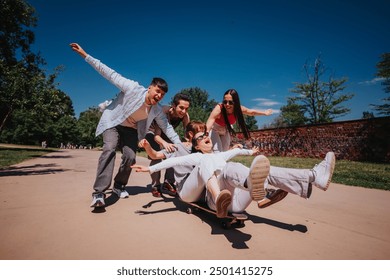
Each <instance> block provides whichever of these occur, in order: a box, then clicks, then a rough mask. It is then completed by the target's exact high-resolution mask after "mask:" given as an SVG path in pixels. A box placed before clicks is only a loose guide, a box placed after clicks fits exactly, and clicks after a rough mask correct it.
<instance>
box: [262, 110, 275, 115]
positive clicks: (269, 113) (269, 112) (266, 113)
mask: <svg viewBox="0 0 390 280" xmlns="http://www.w3.org/2000/svg"><path fill="white" fill-rule="evenodd" d="M272 113H273V111H272V109H268V110H265V111H264V115H266V116H269V115H272Z"/></svg>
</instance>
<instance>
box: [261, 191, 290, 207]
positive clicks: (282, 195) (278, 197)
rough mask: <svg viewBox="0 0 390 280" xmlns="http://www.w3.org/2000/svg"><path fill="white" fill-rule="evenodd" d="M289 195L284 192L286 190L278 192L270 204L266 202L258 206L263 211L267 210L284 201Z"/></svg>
mask: <svg viewBox="0 0 390 280" xmlns="http://www.w3.org/2000/svg"><path fill="white" fill-rule="evenodd" d="M287 195H288V192H286V191H284V190H280V189H279V190H276V191H275V193H274V194H273V196H272V197H271V199H270V200H269V201H268V202H265V201H264V202H265V203H261V201H260V202H259V203H258V204H257V206H258V207H259V208H261V209H263V208H266V207H268V206H271V205H272V204H275V203H277V202H279V201H281V200H282V199H284V198H285V197H286V196H287Z"/></svg>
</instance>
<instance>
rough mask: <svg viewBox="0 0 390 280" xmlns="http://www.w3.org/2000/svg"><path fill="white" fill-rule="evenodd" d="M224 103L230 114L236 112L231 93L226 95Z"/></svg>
mask: <svg viewBox="0 0 390 280" xmlns="http://www.w3.org/2000/svg"><path fill="white" fill-rule="evenodd" d="M222 104H223V106H224V107H225V109H226V111H227V113H228V114H232V113H233V112H234V101H233V97H232V96H231V95H230V94H229V93H228V94H225V95H224V97H223V101H222Z"/></svg>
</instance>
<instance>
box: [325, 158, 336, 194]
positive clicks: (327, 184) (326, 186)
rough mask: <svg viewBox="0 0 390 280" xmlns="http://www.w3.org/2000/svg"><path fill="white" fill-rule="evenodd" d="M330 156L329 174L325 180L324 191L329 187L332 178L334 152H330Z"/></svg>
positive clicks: (334, 159) (334, 161)
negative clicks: (326, 180)
mask: <svg viewBox="0 0 390 280" xmlns="http://www.w3.org/2000/svg"><path fill="white" fill-rule="evenodd" d="M330 156H331V157H332V159H331V164H330V175H329V179H328V182H326V185H325V188H323V190H324V191H326V190H327V189H328V188H329V185H330V181H331V180H332V177H333V171H334V168H335V166H336V156H335V154H334V153H333V152H332V153H331V154H330Z"/></svg>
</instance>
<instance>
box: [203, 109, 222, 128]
mask: <svg viewBox="0 0 390 280" xmlns="http://www.w3.org/2000/svg"><path fill="white" fill-rule="evenodd" d="M220 115H221V107H220V106H219V104H218V105H217V106H215V107H214V109H213V111H211V113H210V116H209V118H208V119H207V122H206V127H207V131H210V130H211V128H212V127H213V125H214V123H215V120H216V119H217V118H218V117H219V116H220Z"/></svg>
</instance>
